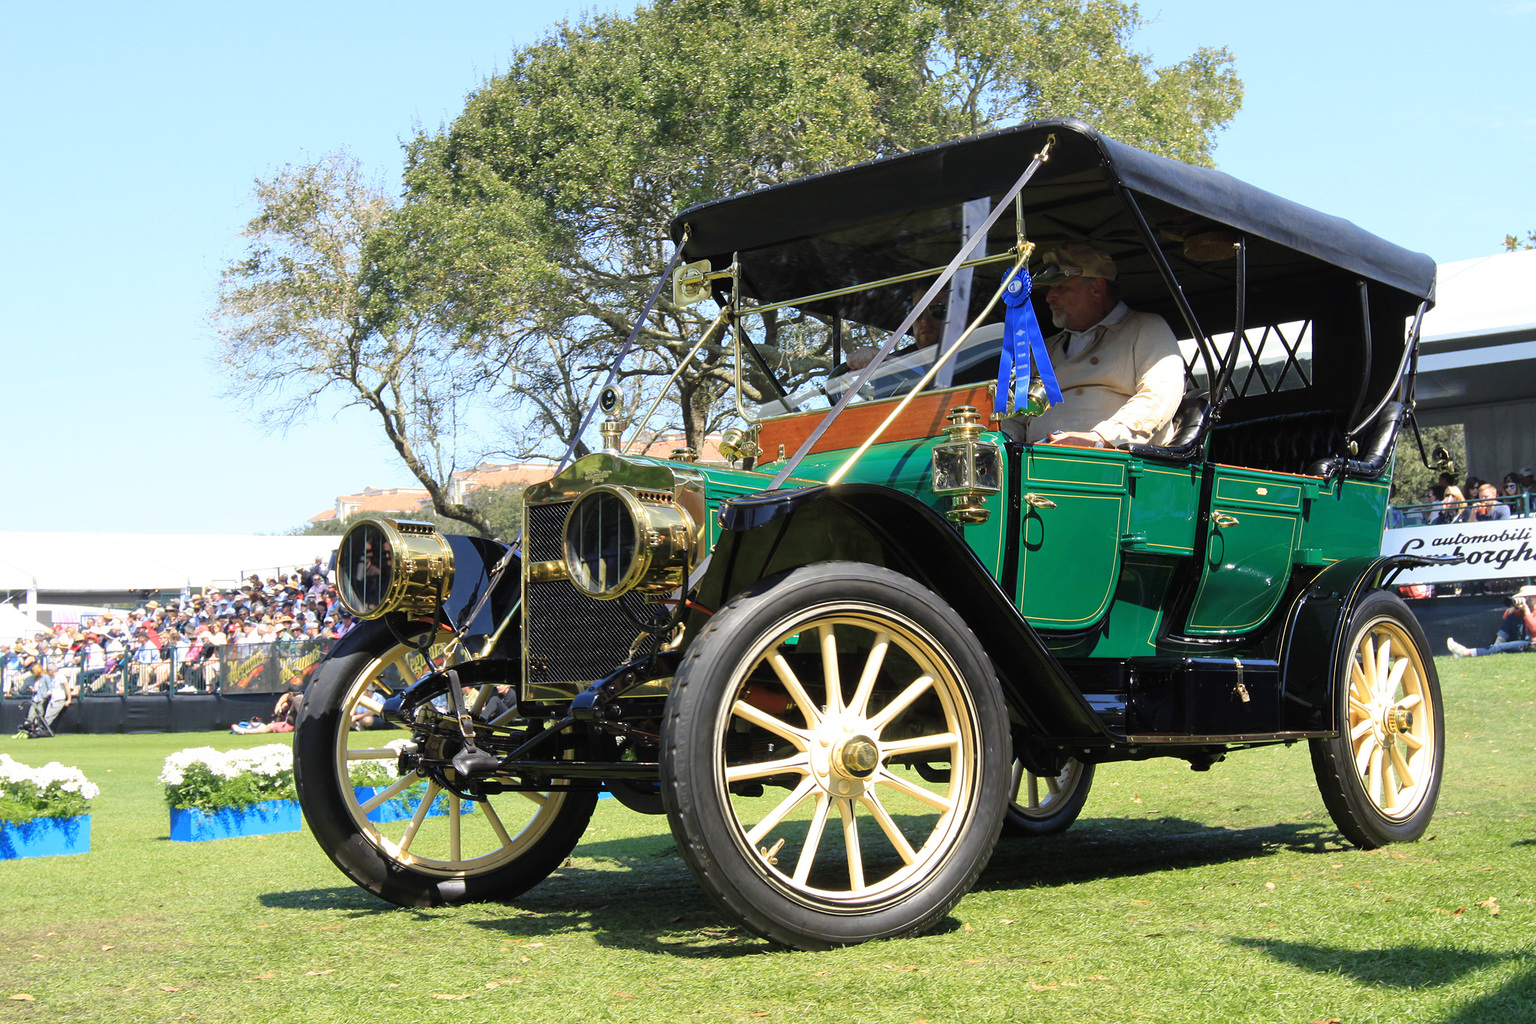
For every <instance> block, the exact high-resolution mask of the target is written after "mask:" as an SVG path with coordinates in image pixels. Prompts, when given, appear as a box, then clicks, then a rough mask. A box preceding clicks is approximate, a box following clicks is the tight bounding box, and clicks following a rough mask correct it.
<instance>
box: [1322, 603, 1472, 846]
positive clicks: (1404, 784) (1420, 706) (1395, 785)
mask: <svg viewBox="0 0 1536 1024" xmlns="http://www.w3.org/2000/svg"><path fill="white" fill-rule="evenodd" d="M1346 636H1347V638H1348V641H1347V642H1348V644H1349V647H1348V655H1347V656H1346V658H1345V659H1344V663H1343V667H1342V671H1341V673H1340V677H1339V678H1338V679H1337V680H1336V681H1335V684H1334V690H1335V700H1336V701H1337V713H1338V718H1337V721H1338V726H1339V735H1338V736H1335V737H1333V738H1332V739H1319V740H1312V741H1311V746H1312V767H1313V770H1314V772H1315V773H1316V775H1317V784H1318V789H1319V790H1320V791H1321V792H1322V796H1323V803H1324V804H1325V805H1326V806H1327V808H1328V813H1329V814H1330V815H1331V816H1332V818H1333V821H1334V824H1335V825H1337V826H1338V827H1339V831H1340V832H1342V833H1344V835H1345V837H1346V838H1348V839H1349V840H1350V842H1352V843H1354V844H1355V845H1356V846H1360V847H1364V848H1365V849H1372V848H1375V847H1377V846H1382V845H1384V844H1386V843H1395V842H1403V841H1406V840H1410V839H1417V838H1418V837H1419V836H1420V835H1422V834H1423V833H1424V830H1425V829H1426V828H1428V827H1429V821H1430V818H1431V817H1432V816H1433V815H1434V812H1435V801H1436V799H1437V798H1438V796H1439V793H1440V775H1441V772H1442V769H1443V767H1444V758H1445V752H1444V746H1445V723H1444V720H1443V719H1442V717H1441V709H1440V679H1439V676H1437V675H1436V674H1435V663H1434V661H1433V660H1432V659H1431V658H1430V656H1429V653H1428V651H1429V644H1428V642H1427V641H1426V640H1425V639H1424V632H1423V630H1421V629H1420V628H1419V624H1418V622H1417V621H1416V620H1415V619H1414V617H1413V614H1412V613H1411V612H1409V611H1408V608H1407V606H1405V605H1404V604H1403V602H1402V601H1400V600H1399V599H1398V598H1397V597H1395V596H1393V595H1391V594H1388V593H1386V592H1384V591H1376V592H1374V593H1371V594H1369V595H1368V596H1367V597H1366V598H1365V600H1363V601H1362V602H1361V603H1360V606H1359V608H1357V609H1356V611H1355V613H1354V615H1353V616H1352V617H1351V619H1350V626H1349V631H1348V633H1347V634H1346Z"/></svg>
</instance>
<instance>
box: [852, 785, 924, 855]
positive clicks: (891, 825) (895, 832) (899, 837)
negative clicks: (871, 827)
mask: <svg viewBox="0 0 1536 1024" xmlns="http://www.w3.org/2000/svg"><path fill="white" fill-rule="evenodd" d="M859 803H861V804H863V805H864V809H865V810H867V811H869V813H870V814H871V815H872V816H873V817H874V819H875V823H876V824H878V825H879V826H880V831H882V832H884V833H885V837H886V838H887V839H889V840H890V841H891V845H892V846H894V847H896V853H897V854H898V855H899V856H900V857H901V862H902V863H903V864H911V863H913V862H914V861H916V860H917V851H916V850H914V849H912V844H911V843H909V842H907V837H906V836H905V835H903V834H902V832H901V829H900V828H898V827H897V826H896V822H895V821H894V820H893V819H892V818H891V816H890V814H889V812H887V811H886V809H885V805H884V804H882V803H881V802H880V798H879V797H878V796H876V795H875V793H874V791H873V790H871V791H870V792H868V793H866V794H865V795H864V796H863V797H862V798H860V800H859Z"/></svg>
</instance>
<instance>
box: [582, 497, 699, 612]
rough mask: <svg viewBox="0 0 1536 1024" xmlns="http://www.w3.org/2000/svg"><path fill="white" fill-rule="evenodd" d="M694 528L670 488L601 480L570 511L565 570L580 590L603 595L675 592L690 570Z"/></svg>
mask: <svg viewBox="0 0 1536 1024" xmlns="http://www.w3.org/2000/svg"><path fill="white" fill-rule="evenodd" d="M694 533H695V531H694V523H693V517H692V516H690V515H689V514H688V513H687V511H686V510H684V509H683V507H682V506H680V505H678V504H677V503H676V501H674V500H673V495H672V494H671V492H666V491H647V490H633V489H631V488H628V487H619V486H614V485H611V484H600V485H598V486H596V487H593V488H591V489H590V490H588V491H587V492H586V493H585V494H583V495H582V496H581V497H579V498H577V499H576V501H575V502H574V503H573V504H572V505H571V510H570V512H569V513H568V514H567V515H566V518H565V527H564V529H563V530H562V531H561V539H562V553H563V555H564V561H565V570H566V572H567V574H569V576H570V578H571V583H573V584H574V585H575V587H576V589H577V590H580V591H581V592H582V593H584V594H586V595H587V596H588V597H593V598H596V599H597V600H599V601H611V600H613V599H614V598H618V597H622V596H624V595H625V594H627V593H629V592H630V591H631V590H639V591H640V592H641V593H644V594H649V595H653V596H659V595H662V594H670V593H671V592H672V591H674V590H676V589H677V588H678V587H680V586H681V585H682V583H683V579H684V577H685V576H686V575H687V572H688V566H689V563H690V561H691V560H692V558H693V553H694Z"/></svg>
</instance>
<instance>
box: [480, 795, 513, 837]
mask: <svg viewBox="0 0 1536 1024" xmlns="http://www.w3.org/2000/svg"><path fill="white" fill-rule="evenodd" d="M480 810H481V812H482V813H483V814H484V815H485V820H486V822H488V823H489V824H490V826H491V831H492V832H495V833H496V838H497V839H499V840H500V841H501V845H502V846H511V845H512V837H511V836H509V835H507V826H505V825H503V824H502V823H501V816H500V815H499V814H497V813H496V808H494V807H492V806H491V802H490V801H489V800H482V801H481V802H480Z"/></svg>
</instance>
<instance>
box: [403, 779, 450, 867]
mask: <svg viewBox="0 0 1536 1024" xmlns="http://www.w3.org/2000/svg"><path fill="white" fill-rule="evenodd" d="M441 792H442V790H441V789H440V788H439V787H438V785H437V783H435V782H432V781H430V780H429V781H428V782H427V793H426V795H425V796H423V797H422V798H421V803H419V804H417V805H416V813H415V814H413V815H411V820H410V821H409V822H408V823H407V824H406V826H405V834H404V835H402V836H401V837H400V855H401V856H402V857H403V856H405V855H406V854H407V853H409V852H410V851H411V843H413V842H415V841H416V833H417V832H419V831H420V830H421V823H422V822H423V821H425V820H426V819H427V811H428V810H429V809H430V808H431V807H432V804H433V803H435V802H436V801H437V794H439V793H441Z"/></svg>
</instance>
